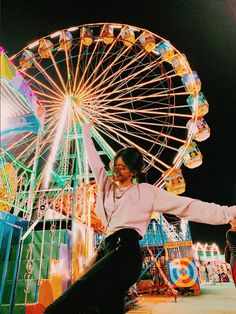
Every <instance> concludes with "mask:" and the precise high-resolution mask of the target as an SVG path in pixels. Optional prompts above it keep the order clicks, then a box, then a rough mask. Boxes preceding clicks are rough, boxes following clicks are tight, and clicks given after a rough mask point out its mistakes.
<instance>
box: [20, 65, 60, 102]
mask: <svg viewBox="0 0 236 314" xmlns="http://www.w3.org/2000/svg"><path fill="white" fill-rule="evenodd" d="M20 72H21V74H22V75H24V76H26V77H27V78H28V79H30V82H31V84H32V83H36V84H35V88H37V89H34V92H35V94H36V93H37V92H38V91H39V87H38V86H40V87H41V88H42V89H43V90H44V89H45V90H47V91H49V92H50V93H51V94H53V95H55V96H57V98H56V99H58V97H59V95H58V93H57V92H56V91H54V90H53V89H51V88H50V87H48V86H47V85H46V84H43V83H42V82H40V81H39V80H37V79H36V78H35V77H34V76H31V75H30V74H28V73H27V72H22V71H20ZM44 95H47V94H46V93H44ZM47 97H49V96H48V95H47ZM63 97H64V95H63Z"/></svg>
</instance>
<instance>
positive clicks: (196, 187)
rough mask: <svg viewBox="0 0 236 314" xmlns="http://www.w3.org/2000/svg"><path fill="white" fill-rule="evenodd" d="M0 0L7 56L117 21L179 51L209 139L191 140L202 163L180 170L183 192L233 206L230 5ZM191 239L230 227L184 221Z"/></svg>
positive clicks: (235, 7) (234, 40) (234, 28)
mask: <svg viewBox="0 0 236 314" xmlns="http://www.w3.org/2000/svg"><path fill="white" fill-rule="evenodd" d="M74 3H75V1H69V0H67V1H63V2H61V1H60V2H59V1H53V0H48V1H16V0H15V1H13V0H2V1H1V36H0V44H1V45H2V46H4V47H5V48H6V50H7V53H8V55H9V56H11V55H12V54H14V53H15V52H17V51H19V50H21V49H22V48H23V47H24V46H26V45H28V44H29V43H31V42H33V41H34V40H36V39H39V38H41V37H42V36H46V35H48V34H50V33H53V32H55V31H57V30H60V29H63V28H67V27H70V26H76V25H80V24H84V23H90V22H94V23H95V22H118V23H127V24H129V25H133V26H138V27H141V28H145V29H147V30H150V31H152V32H154V33H156V34H157V35H159V36H161V37H164V38H165V39H167V40H169V41H170V42H171V43H172V44H173V45H174V46H175V47H176V48H177V49H178V50H179V51H181V52H183V53H185V55H186V56H187V58H188V61H189V63H190V65H191V68H192V69H193V70H195V71H197V73H198V75H199V77H200V79H201V81H202V91H203V92H204V95H205V96H206V98H207V100H208V102H209V105H210V110H209V113H208V114H207V115H206V116H205V119H206V121H207V123H208V124H209V126H210V128H211V137H210V138H209V139H208V140H207V141H204V142H201V143H198V146H199V148H200V150H201V152H202V154H203V157H204V162H203V164H202V165H201V166H200V167H198V168H196V169H192V170H191V169H187V168H183V174H184V177H185V180H186V183H187V188H186V192H185V193H184V195H186V196H190V197H194V198H199V199H201V200H204V201H209V202H214V203H219V204H222V205H223V204H224V205H232V204H235V203H236V171H235V169H236V167H235V156H236V147H235V146H236V145H235V138H236V127H235V117H236V83H235V81H236V80H235V75H236V74H235V73H236V0H161V1H160V0H152V1H151V0H143V1H138V0H137V1H129V0H126V1H116V2H115V1H97V2H96V3H97V4H95V5H94V4H92V2H91V1H77V5H75V4H74ZM190 227H191V231H192V237H193V240H194V241H204V242H208V243H212V242H216V243H218V244H219V245H220V246H221V247H222V246H223V245H224V242H225V231H226V230H227V228H229V225H224V226H214V227H212V226H209V225H202V224H196V223H191V224H190Z"/></svg>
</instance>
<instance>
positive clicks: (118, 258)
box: [44, 238, 142, 314]
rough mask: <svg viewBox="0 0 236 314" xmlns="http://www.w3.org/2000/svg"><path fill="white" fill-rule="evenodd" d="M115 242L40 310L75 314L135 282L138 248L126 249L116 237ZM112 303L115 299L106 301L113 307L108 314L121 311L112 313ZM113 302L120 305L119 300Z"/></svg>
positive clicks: (124, 289) (139, 264)
mask: <svg viewBox="0 0 236 314" xmlns="http://www.w3.org/2000/svg"><path fill="white" fill-rule="evenodd" d="M117 243H119V246H114V245H112V247H113V248H112V250H111V251H110V252H108V253H105V254H106V255H105V256H104V257H103V258H101V259H100V260H99V261H98V262H97V263H96V264H95V265H94V266H93V267H92V268H91V269H90V270H89V271H88V272H87V273H85V274H84V275H83V276H82V277H81V278H80V279H79V280H77V281H76V282H75V283H74V284H73V285H72V286H71V287H70V288H69V289H68V290H67V291H66V292H65V293H63V294H62V296H60V297H59V298H58V299H57V300H55V301H54V302H53V303H52V304H50V305H49V306H48V307H47V309H46V310H45V312H44V313H45V314H49V313H51V314H53V313H54V314H60V313H70V314H73V313H79V311H81V310H83V309H86V308H87V307H88V306H89V305H91V304H93V303H97V302H98V301H101V300H105V298H106V296H108V295H110V296H115V295H117V296H118V295H121V293H122V292H123V291H126V290H127V289H128V288H129V287H130V286H131V285H132V284H133V283H135V282H136V281H137V279H138V277H139V274H140V271H141V266H142V261H141V255H140V250H139V248H138V247H137V245H136V248H135V251H134V248H133V247H134V245H133V244H132V246H130V247H128V249H127V245H124V246H123V247H122V245H120V238H119V241H118V242H117ZM116 300H119V297H117V299H116ZM114 302H115V300H113V302H110V303H111V306H113V308H112V311H110V314H111V313H112V314H113V313H114V314H115V313H117V314H118V313H119V314H121V313H122V312H114V311H116V307H117V306H118V305H117V304H114ZM117 302H118V303H119V304H120V302H121V301H117ZM102 306H105V305H102ZM107 306H108V305H107ZM74 311H75V312H74ZM102 313H103V312H102ZM104 314H105V313H104Z"/></svg>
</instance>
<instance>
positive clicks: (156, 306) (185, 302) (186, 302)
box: [128, 283, 236, 314]
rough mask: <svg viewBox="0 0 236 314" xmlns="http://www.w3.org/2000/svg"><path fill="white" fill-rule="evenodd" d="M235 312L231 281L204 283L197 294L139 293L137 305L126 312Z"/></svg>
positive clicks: (143, 313) (181, 313)
mask: <svg viewBox="0 0 236 314" xmlns="http://www.w3.org/2000/svg"><path fill="white" fill-rule="evenodd" d="M213 313H214V314H236V288H235V286H234V284H233V283H217V284H215V285H213V284H210V283H204V284H202V285H201V293H200V295H199V296H178V298H177V302H175V301H174V298H173V297H167V296H159V295H140V296H139V305H137V306H136V307H135V308H133V309H132V310H130V311H128V314H213Z"/></svg>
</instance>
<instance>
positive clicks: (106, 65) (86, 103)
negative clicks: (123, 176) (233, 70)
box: [4, 23, 210, 194]
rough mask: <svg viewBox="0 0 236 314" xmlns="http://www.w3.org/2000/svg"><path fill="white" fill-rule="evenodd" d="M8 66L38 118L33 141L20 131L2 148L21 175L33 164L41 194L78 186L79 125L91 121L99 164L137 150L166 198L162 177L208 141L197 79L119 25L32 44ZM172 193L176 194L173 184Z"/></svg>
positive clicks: (159, 41) (169, 52) (167, 52)
mask: <svg viewBox="0 0 236 314" xmlns="http://www.w3.org/2000/svg"><path fill="white" fill-rule="evenodd" d="M10 59H11V61H12V62H13V63H14V64H15V66H16V67H17V70H18V71H19V72H20V74H21V75H22V76H23V77H24V80H25V81H26V82H27V84H28V85H29V86H30V88H31V90H32V91H33V93H34V95H35V96H36V97H37V99H38V101H39V103H40V105H41V106H42V107H43V109H44V111H45V116H44V128H43V130H42V132H41V135H40V140H39V136H38V134H37V133H35V132H31V131H27V132H24V133H22V134H20V135H19V134H18V135H17V137H14V140H12V141H9V139H8V140H7V141H6V143H7V144H6V146H4V150H5V152H6V151H7V152H8V153H9V154H11V155H13V156H15V160H16V161H17V162H19V163H21V164H24V165H25V166H26V167H29V168H30V167H33V163H34V162H35V158H37V182H42V181H43V180H44V186H45V187H49V186H50V184H52V182H57V183H61V184H62V183H63V182H65V180H66V179H68V178H69V177H70V176H73V175H74V174H77V175H78V180H81V179H82V180H83V179H84V178H86V176H87V173H88V172H87V166H86V160H85V156H84V153H83V143H82V139H81V125H82V123H84V121H87V122H89V121H91V120H93V121H94V127H93V130H92V136H93V138H94V141H95V145H96V147H97V149H98V151H99V153H100V154H101V158H103V159H104V162H105V164H106V163H107V164H109V160H111V159H112V157H113V156H114V152H115V151H116V150H118V149H120V148H122V147H127V146H135V147H137V148H138V149H139V150H140V151H141V152H142V153H143V156H144V160H145V171H148V170H150V169H152V171H153V172H154V177H155V182H154V184H156V185H157V186H160V187H163V186H164V185H165V186H166V187H167V189H170V190H171V187H172V188H173V184H172V185H171V180H170V178H169V176H170V175H171V174H173V173H175V178H176V171H177V176H178V171H180V167H181V165H182V164H185V165H186V166H188V167H189V168H194V167H196V166H199V165H200V164H201V162H202V155H201V153H200V151H199V149H198V147H197V145H196V141H203V140H205V139H207V138H208V137H209V135H210V129H209V127H208V125H207V123H206V121H205V120H204V117H203V116H204V115H205V114H206V113H207V112H208V103H207V100H206V98H205V97H204V95H203V93H202V92H201V81H200V78H199V77H198V75H197V73H196V72H195V71H193V70H192V69H191V67H190V65H189V62H188V60H187V58H186V56H185V55H184V54H183V53H181V52H179V51H178V50H177V49H176V48H175V47H174V46H173V45H172V44H171V43H170V42H169V41H168V40H166V39H164V38H162V37H160V36H158V35H156V34H154V33H153V32H151V31H149V30H146V29H142V28H140V27H136V26H131V25H127V24H119V23H94V24H84V25H79V26H75V27H70V28H67V29H62V30H59V31H56V32H54V33H53V34H49V35H48V36H45V37H43V38H41V39H38V40H36V41H35V42H33V43H31V44H29V45H28V46H27V47H25V48H23V49H22V50H21V51H19V52H18V53H16V54H15V55H14V56H12V57H11V58H10ZM36 148H37V156H36V157H35V151H36ZM45 165H46V166H45ZM87 179H88V178H87ZM172 183H173V182H172ZM173 190H174V192H176V193H177V194H180V193H182V192H183V185H181V180H180V181H178V184H177V187H175V188H173Z"/></svg>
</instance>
